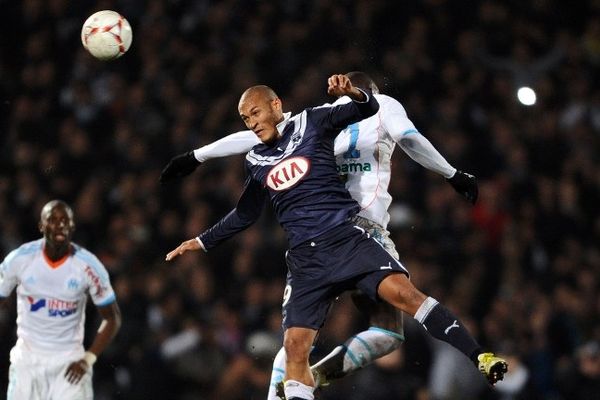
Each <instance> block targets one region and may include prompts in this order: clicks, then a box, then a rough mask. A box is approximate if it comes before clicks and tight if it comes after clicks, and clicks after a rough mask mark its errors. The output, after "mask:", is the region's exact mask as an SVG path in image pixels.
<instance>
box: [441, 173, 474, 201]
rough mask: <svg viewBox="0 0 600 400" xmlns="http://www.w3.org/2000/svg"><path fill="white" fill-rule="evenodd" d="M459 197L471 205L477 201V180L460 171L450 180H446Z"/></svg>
mask: <svg viewBox="0 0 600 400" xmlns="http://www.w3.org/2000/svg"><path fill="white" fill-rule="evenodd" d="M446 180H447V181H448V183H450V184H451V185H452V187H453V188H454V190H456V191H457V192H458V193H459V194H460V195H461V196H463V197H464V198H465V199H467V201H468V202H469V203H471V204H475V202H476V201H477V195H478V194H479V190H478V189H477V179H476V178H475V176H473V175H471V174H468V173H466V172H462V171H458V170H457V171H456V173H455V174H454V176H452V178H447V179H446Z"/></svg>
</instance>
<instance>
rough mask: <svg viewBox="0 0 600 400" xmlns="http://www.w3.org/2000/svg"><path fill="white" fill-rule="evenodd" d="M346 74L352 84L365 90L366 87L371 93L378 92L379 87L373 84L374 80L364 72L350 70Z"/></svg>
mask: <svg viewBox="0 0 600 400" xmlns="http://www.w3.org/2000/svg"><path fill="white" fill-rule="evenodd" d="M346 76H347V77H348V78H349V79H350V82H352V84H353V85H354V86H356V87H359V88H361V89H365V90H367V89H368V90H370V91H371V93H373V94H378V93H379V88H378V87H377V85H376V84H375V81H374V80H373V79H372V78H371V77H370V76H369V75H368V74H367V73H366V72H362V71H352V72H348V73H347V74H346Z"/></svg>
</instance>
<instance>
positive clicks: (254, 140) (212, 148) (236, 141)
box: [194, 130, 260, 162]
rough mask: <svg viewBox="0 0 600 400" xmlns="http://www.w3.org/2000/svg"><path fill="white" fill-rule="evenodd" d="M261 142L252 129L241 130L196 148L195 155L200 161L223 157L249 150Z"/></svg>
mask: <svg viewBox="0 0 600 400" xmlns="http://www.w3.org/2000/svg"><path fill="white" fill-rule="evenodd" d="M258 143H260V140H259V139H258V137H257V136H256V135H255V134H254V132H252V131H249V130H247V131H239V132H236V133H232V134H231V135H228V136H225V137H224V138H222V139H219V140H217V141H216V142H212V143H211V144H207V145H206V146H202V147H200V148H198V149H196V150H194V157H196V160H198V161H199V162H205V161H207V160H210V159H213V158H221V157H227V156H232V155H236V154H243V153H247V152H249V151H250V150H251V149H252V147H254V145H256V144H258Z"/></svg>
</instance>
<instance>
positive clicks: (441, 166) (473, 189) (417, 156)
mask: <svg viewBox="0 0 600 400" xmlns="http://www.w3.org/2000/svg"><path fill="white" fill-rule="evenodd" d="M382 97H383V98H385V99H386V100H385V102H384V105H383V106H382V107H383V112H382V123H383V125H384V127H385V128H386V130H387V131H388V132H389V134H390V136H391V137H392V138H393V139H394V141H396V143H398V144H399V145H400V148H401V149H402V150H403V151H404V152H405V153H406V154H407V155H408V156H409V157H410V158H412V159H413V160H414V161H416V162H417V163H419V164H420V165H421V166H423V167H425V168H427V169H428V170H430V171H433V172H437V173H438V174H440V175H442V176H444V177H445V178H446V180H447V181H448V182H449V183H450V185H452V187H453V188H454V190H456V191H457V192H458V193H459V194H460V195H461V196H463V197H464V198H465V199H466V200H467V201H469V202H470V203H471V204H475V201H477V195H478V189H477V180H476V179H475V177H474V176H473V175H471V174H467V173H465V172H462V171H458V170H457V169H456V168H454V167H453V166H452V165H450V163H448V161H446V159H445V158H444V157H443V156H442V155H441V154H440V152H439V151H437V149H436V148H435V147H434V146H433V144H431V142H430V141H429V140H428V139H427V138H426V137H425V136H423V135H421V134H420V133H419V131H418V130H417V128H415V126H414V124H413V123H412V121H411V120H410V119H409V118H408V116H407V115H406V111H405V110H404V107H402V104H400V103H399V102H398V101H397V100H395V99H393V98H391V97H387V96H382Z"/></svg>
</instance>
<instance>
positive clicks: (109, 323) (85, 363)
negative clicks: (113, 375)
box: [65, 301, 121, 384]
mask: <svg viewBox="0 0 600 400" xmlns="http://www.w3.org/2000/svg"><path fill="white" fill-rule="evenodd" d="M98 312H99V313H100V316H101V317H102V323H101V324H100V328H98V332H97V333H96V337H94V341H93V342H92V345H91V346H90V348H89V349H88V350H87V351H86V352H85V355H84V356H83V358H82V359H81V360H78V361H75V362H73V363H71V364H70V365H69V367H68V368H67V371H66V372H65V378H66V379H67V381H69V383H72V384H77V383H79V381H80V380H81V378H82V377H83V376H84V375H85V373H86V372H87V370H88V369H90V368H92V366H93V365H94V363H95V362H96V358H97V357H98V356H99V355H100V354H101V353H102V352H103V351H104V349H105V348H106V347H107V346H108V345H109V344H110V342H112V340H113V338H114V337H115V335H116V334H117V332H118V331H119V329H120V328H121V310H120V309H119V305H118V304H117V302H116V301H114V302H112V303H111V304H109V305H106V306H102V307H98Z"/></svg>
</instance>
